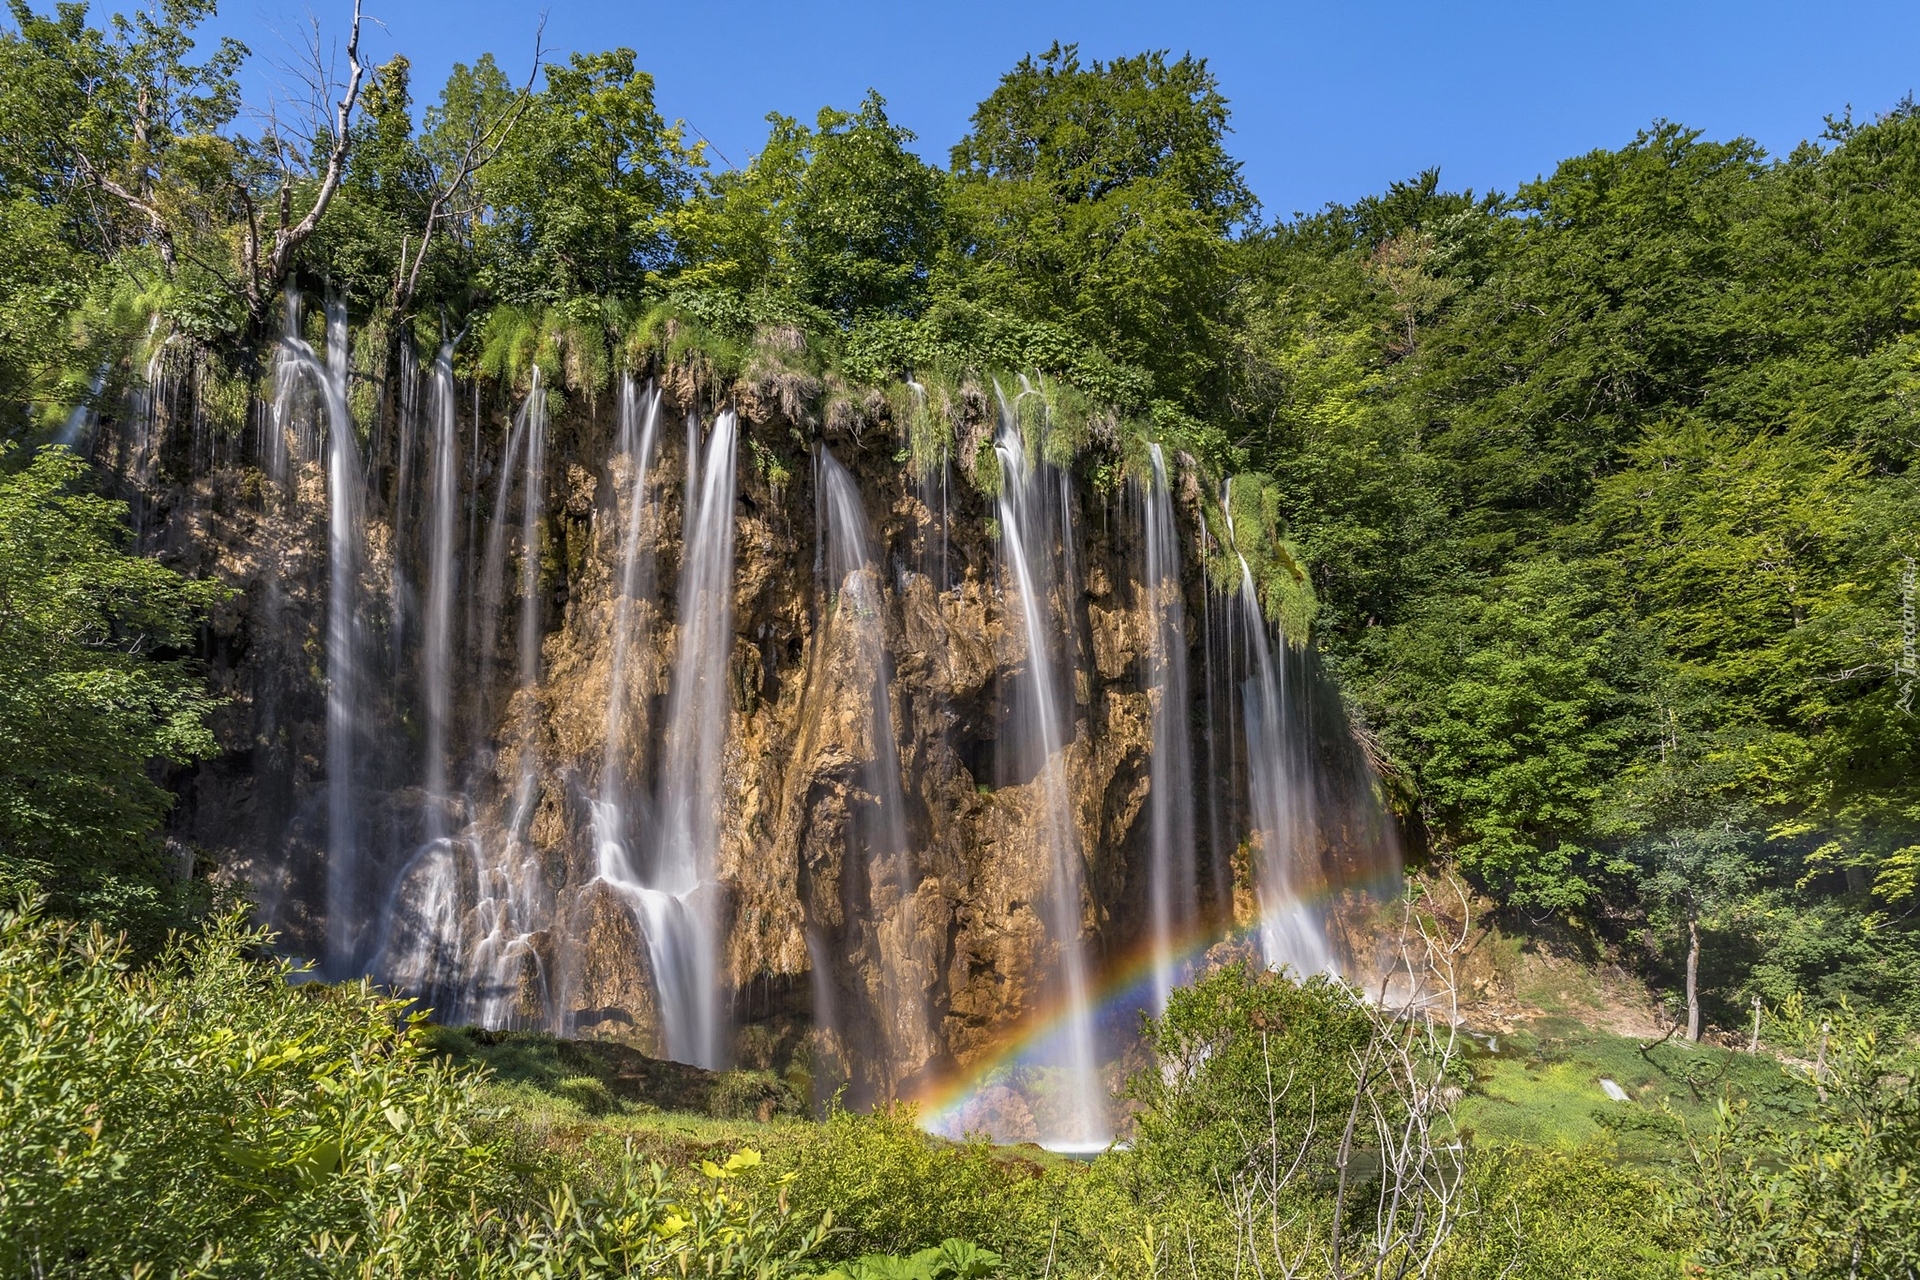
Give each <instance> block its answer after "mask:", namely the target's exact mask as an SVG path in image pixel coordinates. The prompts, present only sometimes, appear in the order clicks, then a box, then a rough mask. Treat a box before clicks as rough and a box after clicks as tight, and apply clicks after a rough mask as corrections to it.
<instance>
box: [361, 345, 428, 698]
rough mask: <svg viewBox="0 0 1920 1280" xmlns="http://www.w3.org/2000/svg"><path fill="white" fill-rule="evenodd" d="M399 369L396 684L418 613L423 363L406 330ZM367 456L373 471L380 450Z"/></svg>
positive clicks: (392, 637)
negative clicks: (413, 521)
mask: <svg viewBox="0 0 1920 1280" xmlns="http://www.w3.org/2000/svg"><path fill="white" fill-rule="evenodd" d="M399 364H400V394H399V401H400V403H399V405H398V412H399V418H400V422H399V427H400V430H399V436H398V439H397V440H396V441H395V442H394V470H393V475H394V479H393V501H392V503H391V504H390V506H389V511H390V513H391V514H390V518H391V520H392V523H393V544H392V551H391V555H390V560H389V564H388V577H387V617H388V620H389V622H388V625H389V632H388V637H387V644H388V653H389V656H390V658H391V660H392V664H393V675H394V678H395V679H396V680H397V679H398V678H399V676H400V673H401V672H402V671H403V670H404V669H405V663H406V652H407V638H408V637H407V627H408V625H409V623H410V621H411V618H410V615H411V614H412V613H413V611H414V609H415V607H416V601H415V597H414V594H413V593H414V584H413V583H412V582H410V581H409V580H408V577H407V559H408V555H409V552H410V550H411V546H410V542H411V540H410V538H409V536H408V533H409V522H408V517H409V516H410V515H411V514H412V506H413V455H414V452H415V442H416V438H417V437H418V435H419V432H420V362H419V360H418V359H417V358H416V356H415V353H414V349H413V338H412V336H411V335H410V334H409V333H407V332H405V331H404V330H403V331H402V333H401V336H400V353H399ZM430 376H431V375H430ZM368 454H369V457H368V464H369V467H370V468H371V469H374V470H377V469H378V466H379V450H378V448H374V449H370V450H368ZM378 479H379V477H378V476H377V475H369V476H368V477H367V484H368V487H369V488H370V489H371V488H376V487H377V482H378Z"/></svg>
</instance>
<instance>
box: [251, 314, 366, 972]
mask: <svg viewBox="0 0 1920 1280" xmlns="http://www.w3.org/2000/svg"><path fill="white" fill-rule="evenodd" d="M295 298H296V295H292V294H289V295H288V303H287V321H288V324H289V325H290V326H291V325H296V324H298V322H299V315H300V309H299V305H298V303H297V301H296V300H295ZM280 357H281V358H280V360H279V362H278V368H277V370H276V383H277V388H276V391H277V394H276V395H275V398H274V409H275V413H274V426H273V431H274V438H275V439H277V440H279V441H281V442H282V444H283V445H284V442H285V440H286V435H287V432H288V430H289V429H292V428H293V424H292V423H290V422H289V421H288V417H289V415H290V414H291V413H292V409H293V401H294V394H293V393H294V388H295V386H296V383H297V380H298V379H299V377H300V375H301V374H305V375H306V376H307V378H309V379H310V380H311V381H312V384H313V386H314V388H315V389H316V390H317V391H318V392H319V393H320V398H321V403H322V405H323V406H324V409H325V414H326V431H327V435H326V449H327V571H328V577H327V942H326V961H325V969H326V971H327V972H328V973H329V974H331V975H333V976H336V977H344V976H347V975H349V974H350V973H351V972H352V970H353V967H354V962H355V960H356V959H357V958H358V954H357V953H358V950H359V938H360V925H361V922H362V918H363V912H364V908H365V905H366V904H365V903H364V902H363V901H362V900H361V897H362V895H361V888H362V877H361V871H360V858H359V842H358V822H359V814H358V811H357V806H356V804H355V794H354V734H355V732H356V730H357V728H358V723H359V722H358V719H357V714H356V712H357V697H358V693H359V674H360V672H359V667H360V660H359V643H358V635H357V631H358V622H357V615H358V609H357V604H358V601H357V599H356V587H357V585H358V578H359V566H360V563H361V559H362V549H361V543H360V540H361V536H362V535H361V530H362V528H363V527H364V516H363V512H364V508H365V500H364V495H363V494H362V492H361V486H362V480H363V477H362V473H361V469H360V450H359V446H358V442H357V441H356V440H355V438H354V428H353V419H352V416H351V414H350V413H349V411H348V408H347V370H348V353H347V307H346V303H345V301H343V300H342V299H339V298H330V299H328V301H327V359H326V363H325V364H322V363H321V362H320V360H319V358H318V357H316V356H315V355H314V353H313V348H312V347H309V346H308V345H307V344H306V343H305V342H304V341H302V340H301V338H300V337H299V334H298V333H297V332H296V331H295V330H294V329H292V328H289V329H288V331H287V332H286V333H284V334H283V335H282V336H281V340H280Z"/></svg>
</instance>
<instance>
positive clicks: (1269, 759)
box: [1221, 482, 1339, 978]
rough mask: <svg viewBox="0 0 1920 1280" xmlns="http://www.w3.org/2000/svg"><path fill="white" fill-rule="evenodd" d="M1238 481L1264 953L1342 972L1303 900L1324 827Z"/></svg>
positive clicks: (1227, 503) (1301, 967) (1283, 963)
mask: <svg viewBox="0 0 1920 1280" xmlns="http://www.w3.org/2000/svg"><path fill="white" fill-rule="evenodd" d="M1232 500H1233V490H1232V486H1231V482H1229V485H1228V488H1227V490H1226V492H1225V494H1224V495H1223V497H1222V500H1221V509H1222V512H1223V514H1224V516H1225V519H1226V525H1227V537H1228V540H1229V541H1230V542H1232V543H1233V546H1234V556H1235V558H1236V559H1237V560H1238V561H1239V563H1240V593H1239V595H1238V597H1237V600H1236V605H1237V608H1238V612H1239V614H1240V622H1241V630H1242V633H1243V634H1244V635H1245V637H1246V647H1247V655H1248V661H1249V666H1250V670H1249V672H1248V675H1247V678H1246V681H1245V682H1244V683H1243V684H1242V685H1241V704H1242V714H1243V717H1244V720H1245V732H1246V741H1247V798H1248V800H1249V802H1250V804H1251V806H1252V809H1253V823H1254V827H1255V829H1256V830H1257V832H1258V834H1259V850H1258V867H1257V873H1256V876H1255V881H1256V885H1255V887H1256V890H1257V891H1258V893H1259V898H1260V950H1261V954H1262V957H1263V958H1264V959H1265V960H1266V962H1267V964H1268V965H1269V966H1271V967H1273V968H1281V967H1286V968H1289V969H1291V970H1293V972H1294V973H1295V974H1297V975H1298V976H1300V977H1303V978H1304V977H1308V976H1311V975H1313V974H1316V973H1328V974H1335V975H1337V974H1338V973H1339V968H1338V966H1336V965H1335V964H1334V962H1333V953H1332V951H1331V949H1330V948H1329V947H1328V945H1327V935H1326V927H1325V925H1324V923H1323V922H1322V921H1321V919H1320V917H1319V915H1318V913H1317V912H1316V911H1315V910H1314V908H1313V907H1312V905H1311V904H1310V903H1308V902H1307V900H1306V899H1305V898H1304V897H1303V896H1302V895H1301V893H1300V889H1299V885H1300V881H1301V878H1302V877H1301V869H1302V868H1301V864H1302V863H1303V862H1304V861H1305V860H1306V859H1307V858H1308V857H1311V856H1315V855H1317V852H1318V844H1319V831H1318V823H1317V822H1316V820H1315V814H1314V795H1313V779H1312V777H1311V776H1310V773H1309V771H1308V769H1307V768H1306V763H1307V762H1306V758H1305V755H1304V753H1303V751H1302V745H1303V744H1302V742H1301V741H1300V734H1299V733H1297V732H1296V731H1295V729H1294V726H1293V725H1292V724H1290V722H1289V719H1288V716H1287V712H1288V710H1289V707H1288V705H1287V697H1286V693H1287V691H1286V683H1285V678H1284V668H1283V667H1282V666H1281V665H1280V664H1279V663H1277V662H1276V661H1275V656H1274V652H1273V646H1272V644H1271V642H1270V641H1269V640H1268V638H1267V621H1266V615H1265V613H1264V612H1263V611H1262V610H1261V608H1260V596H1259V592H1258V591H1257V590H1256V589H1255V587H1254V582H1253V570H1252V569H1250V568H1249V567H1248V565H1247V558H1246V556H1245V555H1244V554H1242V553H1241V551H1240V549H1239V546H1238V543H1237V541H1236V540H1235V534H1234V529H1233V501H1232Z"/></svg>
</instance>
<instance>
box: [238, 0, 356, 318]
mask: <svg viewBox="0 0 1920 1280" xmlns="http://www.w3.org/2000/svg"><path fill="white" fill-rule="evenodd" d="M360 3H361V0H353V28H352V30H351V31H350V32H349V33H348V35H347V65H348V66H349V67H351V68H352V72H351V74H350V75H349V76H348V78H347V86H346V92H344V93H343V94H342V95H341V96H340V101H339V102H338V103H337V104H335V106H334V112H333V140H332V142H333V145H332V149H331V150H330V151H329V152H328V154H327V167H326V171H325V173H324V174H323V175H322V177H321V179H320V190H319V191H318V192H316V193H315V194H314V198H313V204H312V206H311V207H310V208H309V209H308V210H307V212H306V215H305V216H304V217H302V218H301V219H300V221H299V222H297V223H295V224H294V225H292V226H287V225H286V222H287V218H288V216H289V214H290V207H291V200H292V186H293V184H292V181H291V178H290V176H288V173H289V171H288V168H287V166H286V162H285V159H284V151H282V170H281V172H282V175H283V176H282V179H281V185H280V220H281V225H280V226H279V228H277V229H276V230H275V231H274V233H273V249H272V250H271V252H270V253H269V255H268V258H267V264H266V270H265V272H264V273H262V274H263V279H262V281H261V282H260V283H261V285H263V286H264V287H256V289H255V290H254V294H255V296H264V295H265V294H266V293H267V292H269V291H271V290H272V289H273V288H274V287H276V286H278V285H279V283H280V281H281V279H282V278H284V277H285V276H286V274H287V268H288V266H289V265H290V264H291V262H292V260H293V254H294V251H295V250H297V249H298V248H299V247H300V246H301V245H302V244H304V243H305V242H306V240H307V237H309V236H311V235H312V234H313V232H314V229H315V228H316V227H318V226H319V225H320V219H321V218H322V217H323V216H325V214H326V212H327V206H328V205H330V204H332V203H333V197H334V193H335V192H337V191H339V189H340V179H341V177H342V176H343V175H344V173H345V172H346V166H347V149H348V148H349V147H350V146H351V145H352V141H353V134H352V129H351V126H352V124H353V108H354V105H355V104H356V103H357V102H359V100H360V81H361V80H362V78H363V77H364V76H365V74H366V68H365V67H364V66H363V65H361V62H360ZM275 146H276V150H280V147H279V143H278V140H277V139H276V143H275Z"/></svg>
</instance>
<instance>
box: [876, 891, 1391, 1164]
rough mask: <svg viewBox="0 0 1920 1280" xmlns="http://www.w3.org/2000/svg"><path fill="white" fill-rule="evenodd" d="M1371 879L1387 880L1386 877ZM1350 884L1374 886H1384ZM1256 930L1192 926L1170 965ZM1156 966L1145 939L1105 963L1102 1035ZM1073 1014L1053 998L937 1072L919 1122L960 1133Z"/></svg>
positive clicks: (1043, 1051)
mask: <svg viewBox="0 0 1920 1280" xmlns="http://www.w3.org/2000/svg"><path fill="white" fill-rule="evenodd" d="M1376 878H1377V879H1380V880H1385V879H1387V877H1385V876H1380V877H1376ZM1355 887H1360V888H1366V889H1373V890H1378V889H1382V888H1385V887H1386V886H1385V885H1384V884H1382V885H1365V886H1355ZM1333 896H1334V895H1333V894H1331V893H1323V894H1320V895H1318V896H1317V898H1316V899H1315V900H1314V902H1313V903H1312V905H1324V904H1325V903H1327V902H1329V901H1331V899H1332V898H1333ZM1259 929H1260V922H1259V921H1255V922H1253V923H1251V924H1246V925H1241V926H1238V927H1236V928H1234V929H1232V930H1230V931H1228V932H1226V933H1224V934H1223V933H1221V932H1220V931H1219V930H1218V928H1217V926H1213V927H1207V928H1204V929H1196V930H1195V931H1194V932H1193V933H1192V934H1191V935H1189V936H1187V937H1184V938H1181V939H1180V940H1179V941H1178V942H1177V943H1176V945H1175V946H1174V948H1173V953H1172V958H1173V966H1172V967H1173V969H1174V971H1175V973H1176V974H1190V973H1192V972H1193V971H1194V969H1196V968H1197V967H1198V962H1199V961H1200V960H1201V959H1202V958H1203V957H1204V956H1205V955H1206V953H1207V952H1208V951H1209V950H1211V949H1212V948H1213V947H1215V946H1217V945H1219V944H1221V943H1223V942H1238V943H1242V944H1251V945H1252V946H1253V947H1254V948H1255V949H1256V951H1257V949H1258V945H1259V944H1258V936H1259ZM1156 967H1157V966H1156V964H1155V955H1154V950H1153V946H1152V944H1151V943H1150V942H1142V943H1138V944H1136V945H1135V946H1134V947H1132V948H1131V949H1130V950H1128V951H1127V952H1125V953H1123V954H1122V955H1121V957H1120V958H1119V960H1118V961H1117V962H1116V963H1114V964H1111V965H1109V966H1108V967H1107V969H1106V971H1105V973H1104V975H1103V978H1102V981H1101V984H1100V986H1099V987H1098V988H1097V989H1096V990H1095V991H1094V992H1093V993H1092V1002H1093V1006H1094V1009H1093V1020H1094V1025H1095V1026H1096V1027H1097V1028H1099V1029H1100V1031H1101V1032H1102V1033H1103V1035H1104V1034H1105V1033H1109V1032H1111V1031H1113V1030H1114V1029H1115V1023H1116V1022H1117V1021H1119V1020H1122V1019H1129V1018H1131V1019H1136V1020H1137V1019H1138V1018H1139V1016H1140V1015H1141V1014H1142V1013H1146V1012H1150V1011H1151V1010H1152V1007H1153V988H1152V983H1153V975H1154V971H1155V969H1156ZM1072 1013H1073V1010H1072V1008H1071V1006H1070V1005H1069V1004H1067V1002H1065V1001H1058V1000H1056V1001H1054V1002H1052V1003H1050V1004H1048V1005H1045V1006H1042V1007H1041V1008H1040V1009H1039V1010H1038V1011H1036V1012H1035V1013H1034V1014H1033V1015H1032V1016H1030V1017H1028V1018H1027V1019H1025V1020H1024V1021H1023V1022H1022V1023H1021V1024H1020V1025H1019V1026H1018V1027H1016V1028H1014V1030H1013V1033H1012V1034H1011V1035H1010V1036H1009V1037H1008V1038H1007V1039H1006V1040H1005V1041H1004V1042H1003V1043H1002V1044H1001V1045H1000V1046H999V1048H998V1049H996V1050H995V1051H994V1053H993V1055H992V1056H991V1057H988V1058H984V1059H981V1060H978V1061H976V1062H974V1063H972V1064H971V1065H969V1066H968V1067H967V1069H966V1070H964V1071H960V1072H954V1073H952V1074H950V1075H948V1076H944V1077H941V1078H939V1079H936V1080H934V1081H931V1082H930V1083H928V1084H927V1085H926V1086H924V1087H923V1088H921V1089H920V1091H919V1092H918V1093H917V1094H916V1095H914V1097H912V1098H911V1099H909V1101H911V1102H912V1103H913V1104H914V1105H915V1106H916V1107H917V1108H918V1111H919V1119H920V1127H921V1128H923V1129H925V1130H927V1131H928V1132H930V1133H937V1134H941V1135H944V1136H947V1137H954V1138H957V1137H961V1136H962V1134H961V1133H960V1132H959V1131H958V1129H957V1121H958V1118H959V1115H960V1112H961V1110H962V1109H963V1108H964V1107H965V1106H966V1105H967V1103H968V1102H970V1101H971V1100H972V1099H973V1098H974V1097H976V1096H977V1095H978V1094H979V1093H980V1091H981V1090H982V1089H984V1088H986V1087H988V1086H989V1085H991V1084H993V1083H995V1082H996V1081H998V1080H1001V1079H1004V1078H1005V1077H1006V1076H1007V1075H1009V1074H1010V1073H1012V1072H1014V1071H1016V1070H1018V1069H1021V1068H1027V1067H1034V1066H1041V1065H1044V1064H1045V1063H1046V1062H1047V1060H1048V1059H1049V1058H1050V1057H1051V1056H1052V1054H1051V1050H1052V1049H1053V1045H1052V1041H1053V1040H1054V1039H1055V1038H1056V1037H1057V1036H1059V1035H1060V1034H1062V1033H1063V1032H1064V1031H1065V1029H1066V1024H1067V1020H1068V1018H1069V1017H1070V1016H1071V1015H1072Z"/></svg>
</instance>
